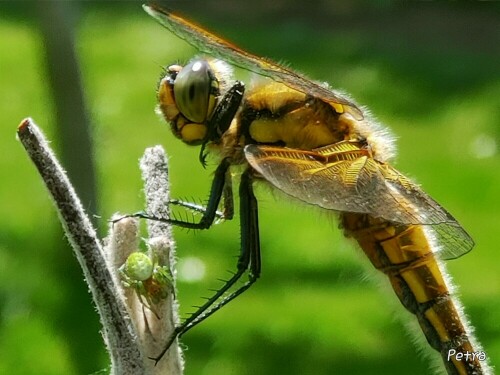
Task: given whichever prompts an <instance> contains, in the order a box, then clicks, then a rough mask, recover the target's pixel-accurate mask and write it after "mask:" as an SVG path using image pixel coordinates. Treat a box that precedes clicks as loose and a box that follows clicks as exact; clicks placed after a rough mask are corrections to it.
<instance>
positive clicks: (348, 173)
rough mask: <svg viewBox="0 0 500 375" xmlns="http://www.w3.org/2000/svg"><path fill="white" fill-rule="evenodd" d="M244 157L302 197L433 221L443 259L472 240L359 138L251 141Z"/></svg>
mask: <svg viewBox="0 0 500 375" xmlns="http://www.w3.org/2000/svg"><path fill="white" fill-rule="evenodd" d="M245 157H246V159H247V160H248V162H249V163H250V165H251V166H252V167H253V168H254V169H255V170H256V171H258V172H259V173H260V174H261V175H262V176H263V177H264V178H265V179H266V180H267V181H269V182H270V183H271V184H272V185H274V186H275V187H277V188H278V189H280V190H282V191H283V192H285V193H287V194H288V195H291V196H293V197H295V198H297V199H300V200H302V201H304V202H307V203H310V204H314V205H317V206H320V207H323V208H325V209H330V210H337V211H345V212H357V213H366V214H370V215H372V216H374V217H377V218H383V219H385V220H388V221H391V222H395V223H401V224H423V225H429V227H428V229H430V230H431V231H432V232H433V234H434V235H435V237H436V239H437V240H438V241H439V244H440V246H441V249H440V255H441V257H442V258H443V259H453V258H457V257H459V256H461V255H463V254H465V253H467V252H469V251H470V250H471V249H472V247H473V246H474V242H473V240H472V238H471V237H470V236H469V235H468V234H467V232H466V231H465V230H464V229H463V228H462V227H461V226H460V224H459V223H458V222H457V221H456V220H455V218H453V216H451V215H450V214H449V213H448V212H447V211H446V210H445V209H444V208H443V207H441V205H439V203H437V202H436V201H435V200H433V199H432V198H431V197H430V196H428V195H427V194H426V193H424V192H423V191H422V190H421V189H420V187H419V186H417V185H416V184H414V183H412V182H411V181H410V180H408V179H407V178H406V177H405V176H403V175H402V174H401V173H399V172H398V171H397V170H395V169H394V168H392V167H391V166H389V165H387V164H383V163H380V162H378V161H376V160H375V159H373V158H372V157H371V156H370V153H369V151H368V150H366V149H361V148H360V147H359V146H358V145H357V144H356V143H351V142H340V143H338V144H335V145H331V146H326V147H323V148H320V149H316V150H312V151H304V150H296V149H287V148H282V147H271V146H257V145H248V146H246V147H245Z"/></svg>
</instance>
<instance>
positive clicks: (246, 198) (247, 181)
mask: <svg viewBox="0 0 500 375" xmlns="http://www.w3.org/2000/svg"><path fill="white" fill-rule="evenodd" d="M239 193H240V227H241V251H240V256H239V258H238V263H237V270H236V273H235V274H234V275H233V276H232V277H231V278H230V279H229V280H227V281H226V282H225V284H224V285H223V286H222V287H221V288H220V289H219V290H218V291H217V292H216V293H215V294H214V295H213V296H212V297H210V298H209V299H208V300H207V301H206V302H205V303H204V304H203V305H202V306H200V307H199V308H198V310H196V311H195V312H194V313H193V314H192V315H191V316H190V317H189V318H187V319H186V320H185V321H184V322H183V323H182V324H181V325H180V326H178V327H176V329H175V331H174V333H173V334H172V335H171V336H170V337H169V339H168V340H167V343H166V345H165V348H164V349H163V350H162V352H161V353H160V354H159V355H158V356H157V357H154V358H151V359H153V360H155V361H156V362H158V361H159V360H160V359H161V358H162V357H163V355H164V354H165V353H166V352H167V350H168V349H169V347H170V345H171V344H172V343H173V342H174V341H175V339H176V338H177V337H179V336H181V335H183V334H184V333H186V332H187V331H189V330H190V329H191V328H193V327H194V326H196V325H197V324H199V323H201V322H202V321H203V320H205V319H206V318H208V317H209V316H210V315H212V314H213V313H215V312H216V311H217V310H219V309H220V308H221V307H223V306H224V305H226V304H228V303H229V302H231V301H232V300H233V299H235V298H236V297H238V296H239V295H240V294H242V293H243V292H244V291H245V290H247V289H248V288H249V287H250V286H251V285H252V284H253V283H254V282H255V281H256V280H257V278H258V277H259V275H260V271H261V262H260V240H259V218H258V207H257V199H256V198H255V195H254V193H253V187H252V177H251V172H250V170H247V171H246V172H244V173H243V175H242V176H241V183H240V190H239ZM246 272H248V280H247V281H246V282H245V283H244V284H242V285H241V286H239V287H238V288H237V289H236V290H235V291H233V292H232V293H230V294H228V295H227V296H224V295H225V294H226V292H227V291H228V290H229V289H230V288H231V287H232V286H233V285H235V283H236V282H237V281H238V280H239V279H240V278H241V276H243V274H244V273H246Z"/></svg>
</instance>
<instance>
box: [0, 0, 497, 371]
mask: <svg viewBox="0 0 500 375" xmlns="http://www.w3.org/2000/svg"><path fill="white" fill-rule="evenodd" d="M332 3H333V2H332ZM63 4H64V5H63ZM167 5H168V6H169V7H170V8H171V9H176V10H180V11H182V12H183V13H184V14H185V15H187V16H188V17H189V18H191V19H193V20H196V21H197V22H198V23H200V24H202V25H205V26H206V27H208V28H210V29H212V30H215V31H216V32H218V33H219V34H221V35H223V36H225V37H227V38H228V39H230V40H232V41H234V42H236V43H237V44H238V45H240V46H242V47H244V48H246V49H248V50H250V51H252V52H255V53H256V54H258V55H262V56H267V57H270V58H272V59H274V60H277V61H282V62H287V63H289V64H290V66H292V67H293V68H295V69H297V70H299V71H302V72H304V73H306V74H307V75H309V76H311V77H313V78H314V79H318V80H322V81H328V82H330V83H331V84H332V85H333V86H334V87H338V88H343V89H345V90H346V91H348V92H350V93H351V94H352V95H353V97H355V98H356V99H357V100H358V102H360V103H362V104H366V105H368V106H369V107H370V108H371V110H372V111H373V112H374V113H375V114H376V115H377V116H378V118H379V119H380V121H381V122H383V123H385V124H388V125H389V126H390V127H391V129H392V130H393V131H394V133H395V134H396V135H397V138H398V146H399V147H398V148H399V150H400V151H399V154H398V158H397V161H396V162H395V165H396V166H397V167H398V169H400V170H401V171H403V172H405V173H406V174H408V175H410V176H412V177H415V179H416V180H417V181H418V182H419V183H421V184H422V185H423V187H424V189H425V190H426V191H427V192H428V193H429V194H430V195H432V196H433V197H434V198H435V199H437V200H438V201H439V202H441V203H442V204H443V205H444V206H445V207H446V208H447V209H448V210H449V211H450V212H452V213H453V214H454V215H455V216H456V218H457V219H458V220H459V221H460V222H461V223H462V225H463V226H464V227H465V228H466V229H467V230H468V231H469V232H470V234H471V235H472V236H473V238H474V239H475V241H476V247H475V249H474V250H473V251H472V252H471V253H470V254H468V255H467V256H465V257H462V258H460V259H458V260H455V261H451V262H448V269H449V271H450V273H451V274H452V276H453V278H454V280H455V282H456V284H458V285H459V286H460V295H461V297H462V301H463V304H464V305H465V308H466V312H467V313H468V314H469V316H470V318H471V321H472V323H473V325H474V326H475V327H476V332H477V336H478V338H479V340H480V341H481V342H482V343H483V345H484V348H485V349H486V351H487V354H488V356H489V358H490V360H491V362H492V364H493V365H496V366H499V365H500V325H499V321H500V276H499V273H500V265H499V263H498V251H499V250H500V245H499V244H498V242H499V240H500V236H499V234H498V233H499V226H500V214H499V209H500V194H499V193H500V172H499V171H500V157H499V153H498V152H499V150H498V148H499V147H500V101H499V98H500V72H499V68H498V66H499V61H500V32H499V28H498V25H499V24H500V15H499V7H498V3H493V2H492V3H489V2H460V1H458V2H457V1H455V2H448V3H433V2H404V3H398V2H393V1H389V0H386V1H378V2H367V1H361V0H358V1H354V2H352V1H341V2H335V4H329V3H328V2H318V4H315V5H312V4H310V3H308V2H304V1H289V2H285V1H274V2H268V1H267V2H266V1H264V0H254V1H252V2H251V3H248V4H247V3H246V2H232V1H229V0H227V1H208V2H202V1H172V2H169V3H167ZM53 6H54V4H49V3H45V2H39V3H36V2H20V3H14V2H10V3H9V2H2V3H0V94H1V96H0V117H1V121H2V126H1V127H0V132H1V134H0V147H1V150H2V157H1V158H0V176H1V184H0V197H1V204H0V221H1V225H0V374H72V373H75V374H92V373H106V371H107V368H108V359H107V355H106V352H105V350H104V346H103V342H102V339H101V335H100V333H99V330H100V324H99V321H98V317H97V314H96V312H95V311H94V307H93V306H92V303H91V299H90V295H89V294H88V292H87V287H86V285H85V283H84V281H83V277H82V273H81V271H80V269H79V266H78V264H77V262H76V259H75V257H74V256H73V254H72V252H71V249H70V248H69V246H68V244H67V241H66V239H65V238H64V235H63V234H62V231H61V228H60V224H59V222H58V220H57V218H56V215H55V212H54V209H53V206H52V204H51V202H50V200H49V198H48V196H47V193H46V191H45V189H44V187H43V185H42V183H41V181H40V179H39V177H38V175H37V173H36V172H35V169H34V168H33V166H32V165H31V164H30V162H29V160H28V158H27V156H26V154H25V153H24V151H23V149H22V146H21V144H20V143H19V142H16V140H15V131H16V126H17V125H18V123H19V122H20V121H21V119H22V118H24V117H26V116H31V117H33V118H34V120H35V121H36V122H37V123H38V124H39V125H40V126H41V127H42V128H43V130H44V131H45V132H46V134H47V135H48V137H49V139H51V140H52V146H53V147H54V148H55V149H56V150H58V152H60V153H61V154H62V157H63V160H68V163H69V164H71V165H70V166H69V167H68V169H70V171H69V172H70V175H71V176H72V178H73V179H74V180H79V181H80V182H79V183H81V184H82V185H81V186H82V187H81V188H80V189H81V190H82V192H83V195H84V196H86V197H88V198H86V199H85V200H84V202H83V203H84V205H85V206H86V207H88V208H89V211H90V214H95V215H98V216H99V217H100V219H96V221H97V223H98V226H99V230H100V231H101V233H103V234H104V233H105V229H106V220H107V218H109V217H110V215H111V214H112V213H114V212H116V211H121V212H135V211H137V210H139V209H141V208H142V207H143V201H142V196H141V182H140V175H139V171H138V167H137V160H138V158H139V157H140V156H141V154H142V152H143V150H144V148H145V147H148V146H152V145H156V144H162V145H163V146H164V147H165V148H166V149H167V152H168V153H169V155H170V163H171V164H170V168H171V184H172V190H173V193H172V194H173V196H175V197H198V198H202V199H205V197H206V194H207V192H208V188H209V185H210V176H211V174H210V173H211V172H210V170H207V171H205V170H203V169H202V168H201V166H200V165H199V164H198V162H197V153H198V150H197V149H189V148H187V147H185V146H184V145H183V144H181V143H180V142H178V141H176V140H175V139H174V138H173V136H171V135H170V134H169V130H168V126H166V125H165V124H163V123H162V122H161V121H160V120H159V119H158V118H157V116H156V115H155V114H154V107H155V88H156V84H157V79H158V77H159V74H160V71H161V66H162V65H165V64H169V63H172V62H176V61H180V62H184V61H186V60H187V59H189V58H190V57H191V56H192V55H193V54H194V53H195V51H193V50H192V49H191V48H190V47H189V46H188V45H187V44H186V43H185V42H183V41H182V40H179V39H177V38H176V37H174V36H172V35H171V34H170V33H169V32H167V31H166V30H164V29H162V28H161V27H160V26H159V25H157V24H156V22H155V21H154V20H153V19H151V18H149V17H148V16H147V15H146V14H145V13H144V12H143V11H142V9H141V7H140V3H138V2H132V1H131V2H109V3H96V2H84V3H81V4H78V3H76V2H70V3H62V2H61V3H56V7H58V6H61V7H63V8H64V11H66V12H69V13H71V14H72V16H69V17H67V18H66V19H67V20H68V21H69V24H70V27H71V25H74V26H73V27H74V32H75V34H74V38H75V45H74V47H75V51H76V56H77V61H78V63H79V67H80V68H79V69H80V78H81V83H82V86H83V95H84V100H85V103H86V109H87V111H88V112H87V116H88V119H89V120H90V124H91V133H90V134H91V136H90V139H91V141H92V143H93V151H92V155H93V159H92V160H91V161H92V162H93V163H94V165H95V176H96V180H95V181H96V182H95V184H94V182H92V178H93V174H92V173H89V170H92V169H91V168H92V167H91V165H92V164H89V163H87V159H85V155H84V152H85V149H83V150H80V149H79V148H78V147H76V148H72V147H73V146H67V145H66V146H67V147H66V148H65V142H66V141H65V140H63V139H62V138H61V134H64V130H65V129H66V130H69V134H70V135H71V134H75V132H76V130H74V127H75V126H76V124H75V123H73V122H70V123H63V124H61V125H59V126H56V124H57V123H58V121H60V119H61V118H62V117H61V112H64V110H65V109H66V110H67V106H66V107H65V106H63V107H64V108H62V107H60V104H57V102H56V101H55V100H54V98H56V97H58V96H59V97H61V93H59V94H58V93H57V92H56V93H54V90H53V89H52V88H53V87H55V86H54V84H53V81H51V80H50V79H49V76H48V72H49V71H50V69H49V67H50V66H52V67H54V66H55V65H54V63H53V62H48V61H53V60H50V59H49V58H48V57H47V52H46V51H47V50H46V46H47V45H48V43H47V42H46V41H47V39H45V38H44V36H43V34H42V32H41V30H43V27H41V26H40V25H43V22H44V21H43V19H44V17H43V15H44V13H45V14H47V12H48V9H49V8H50V7H53ZM47 19H48V20H49V22H48V23H49V24H50V23H51V22H53V23H54V24H55V23H56V22H57V21H56V20H55V19H53V18H50V17H45V25H47V22H46V21H47ZM59 36H60V37H61V38H62V35H59ZM52 74H54V72H53V73H52ZM55 75H56V76H58V77H60V78H61V77H62V78H63V82H62V83H63V85H62V86H63V87H64V85H65V84H66V86H68V87H69V88H73V87H74V83H73V82H72V81H71V79H69V78H68V79H67V80H66V76H65V73H64V72H63V71H62V70H56V72H55ZM65 80H66V81H65ZM68 87H66V88H68ZM65 96H66V98H65ZM68 96H71V95H68V94H63V95H62V100H63V102H64V100H67V99H68ZM59 99H61V98H59ZM75 111H76V110H75ZM75 111H73V110H72V109H71V110H70V111H69V114H68V113H66V115H67V116H69V117H67V118H70V117H71V115H72V114H73V115H74V114H75V113H78V112H75ZM66 112H68V111H66ZM63 117H64V116H63ZM78 117H79V118H81V117H85V115H82V116H78ZM76 134H79V133H76ZM82 139H83V138H82ZM77 143H78V142H77ZM82 143H85V142H83V141H82ZM68 148H69V149H70V150H69V152H68ZM80 153H81V154H80ZM212 167H213V166H212ZM209 169H211V168H209ZM186 171H189V173H186ZM89 180H90V183H89ZM85 185H87V187H85ZM94 185H95V186H96V194H95V196H96V200H95V201H94V200H93V198H92V186H94ZM257 194H258V197H259V204H260V213H261V218H260V223H261V241H262V252H263V254H262V257H263V270H262V278H261V280H260V281H259V282H258V283H257V284H256V285H255V286H254V287H253V288H252V289H251V290H250V291H248V292H247V293H246V294H245V295H243V296H242V297H240V298H239V299H238V300H237V301H235V302H234V303H232V304H230V305H229V306H227V307H225V308H224V309H223V310H221V311H220V312H218V313H217V314H216V315H214V316H213V317H211V318H210V319H208V320H207V321H206V322H205V323H204V324H203V325H202V326H200V327H197V328H196V329H194V330H193V331H191V332H189V333H188V334H186V336H185V337H184V338H183V343H184V344H185V346H186V347H187V350H186V352H185V356H186V374H188V375H191V374H203V375H212V374H239V375H240V374H241V375H244V374H285V373H286V374H332V373H338V374H380V373H384V374H424V373H428V365H427V364H426V363H425V361H424V360H422V358H421V355H419V354H418V353H419V350H418V349H417V348H416V347H415V345H413V343H412V341H413V340H412V338H411V335H409V334H408V333H407V331H406V330H405V329H404V328H403V327H404V323H402V322H404V321H406V320H407V319H408V318H410V319H411V317H409V316H407V315H406V314H404V313H402V312H401V311H402V307H401V306H399V305H398V303H397V302H395V300H394V297H393V296H392V294H391V293H390V291H388V290H384V288H380V287H378V286H377V282H374V281H373V280H372V279H371V278H370V277H368V278H367V277H365V275H366V273H365V270H366V261H365V260H364V259H362V257H361V256H360V254H359V251H358V250H357V249H356V248H355V246H354V245H353V244H352V243H350V242H349V241H348V240H345V239H344V238H343V236H342V234H341V233H340V231H339V230H338V229H337V224H336V222H335V220H334V219H332V218H330V216H329V215H327V214H324V213H319V212H318V211H316V210H314V209H312V208H308V207H304V206H300V205H299V206H295V205H292V204H290V203H288V202H287V201H285V200H283V199H281V198H280V196H279V194H277V195H276V197H274V196H273V195H272V194H269V192H268V189H265V188H263V189H260V188H259V189H257ZM175 234H176V240H177V245H178V251H177V255H178V257H179V258H180V263H179V285H178V286H179V293H178V295H179V298H180V301H181V302H180V303H181V310H182V312H184V313H186V312H188V311H191V307H190V306H191V305H196V304H199V303H200V301H201V298H200V297H201V296H206V295H207V294H208V291H207V290H208V289H209V288H214V287H217V286H218V285H219V283H218V282H217V281H216V279H217V278H218V277H224V276H226V275H227V273H226V270H228V269H232V268H233V266H234V263H235V260H236V259H235V256H236V255H237V253H238V246H239V233H238V223H237V220H236V221H235V222H229V223H224V224H223V225H218V226H216V227H215V228H213V230H210V231H206V232H203V233H202V232H197V233H193V232H190V233H188V232H186V231H183V230H176V232H175ZM203 269H204V272H202V271H203ZM193 270H194V272H193ZM386 289H387V288H386ZM395 317H399V318H401V319H399V318H395ZM152 354H154V353H152Z"/></svg>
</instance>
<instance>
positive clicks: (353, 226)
mask: <svg viewBox="0 0 500 375" xmlns="http://www.w3.org/2000/svg"><path fill="white" fill-rule="evenodd" d="M341 220H342V225H343V227H344V229H345V231H346V234H347V235H348V236H350V237H353V238H354V239H356V241H357V242H358V243H359V245H360V246H361V248H362V249H363V251H364V253H365V254H366V255H367V256H368V258H369V259H370V261H371V262H372V264H373V265H374V266H375V268H377V269H378V270H380V271H382V272H384V273H385V274H386V275H387V276H388V277H389V280H390V282H391V285H392V287H393V289H394V291H395V292H396V294H397V296H398V298H399V300H400V301H401V303H402V304H403V306H405V308H406V309H407V310H408V311H410V312H411V313H412V314H414V315H416V316H417V319H418V322H419V324H420V327H421V329H422V331H423V333H424V335H425V337H426V339H427V341H428V342H429V344H430V345H431V346H432V347H433V348H434V349H435V350H437V351H439V352H440V353H441V357H442V359H443V362H444V365H445V367H446V370H447V371H448V373H449V374H458V375H472V374H476V375H478V374H483V373H484V372H483V370H482V368H481V362H480V359H479V358H478V357H477V356H476V357H475V358H469V360H464V359H460V360H458V359H456V357H453V356H450V355H449V353H450V351H453V350H454V351H455V352H460V353H477V352H475V351H474V348H473V346H472V344H471V343H470V341H469V337H468V334H467V331H466V328H465V322H464V321H463V317H462V315H461V314H460V313H459V311H458V309H457V306H456V305H455V303H454V301H453V299H452V297H451V296H450V291H449V286H448V285H447V284H446V279H445V278H444V276H443V272H442V270H441V267H440V264H439V261H438V260H437V259H436V257H435V255H434V253H433V251H432V245H431V243H430V241H429V240H428V238H427V236H426V234H425V231H424V228H423V227H422V226H420V225H396V224H393V223H390V222H387V221H386V220H382V219H375V218H373V217H371V216H369V215H366V214H355V213H343V214H342V215H341Z"/></svg>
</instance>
